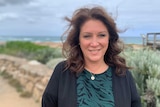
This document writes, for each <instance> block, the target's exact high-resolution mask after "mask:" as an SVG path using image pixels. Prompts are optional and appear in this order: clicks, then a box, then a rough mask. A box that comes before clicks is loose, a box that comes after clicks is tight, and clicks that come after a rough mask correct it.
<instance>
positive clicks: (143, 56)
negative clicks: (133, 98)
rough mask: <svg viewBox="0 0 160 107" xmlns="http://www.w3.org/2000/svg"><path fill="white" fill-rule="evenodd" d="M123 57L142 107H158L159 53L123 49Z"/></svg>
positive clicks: (159, 98) (159, 95)
mask: <svg viewBox="0 0 160 107" xmlns="http://www.w3.org/2000/svg"><path fill="white" fill-rule="evenodd" d="M124 55H125V57H126V59H127V64H128V66H131V67H133V69H131V71H132V74H133V77H134V79H135V82H136V85H137V89H138V92H139V94H140V96H141V99H142V104H143V107H148V106H147V104H148V105H149V104H155V105H156V106H153V107H160V87H159V86H160V66H159V65H160V60H159V55H160V51H158V50H157V51H153V50H151V49H149V48H146V49H144V48H143V49H139V50H134V49H131V48H128V49H125V51H124Z"/></svg>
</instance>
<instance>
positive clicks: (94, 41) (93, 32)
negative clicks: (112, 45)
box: [79, 19, 109, 62]
mask: <svg viewBox="0 0 160 107" xmlns="http://www.w3.org/2000/svg"><path fill="white" fill-rule="evenodd" d="M79 42H80V48H81V50H82V53H83V56H84V60H85V62H104V55H105V53H106V51H107V49H108V44H109V33H108V30H107V28H106V26H105V25H104V24H103V22H101V21H100V20H93V19H92V20H88V21H86V22H85V23H84V24H83V25H82V27H81V29H80V35H79Z"/></svg>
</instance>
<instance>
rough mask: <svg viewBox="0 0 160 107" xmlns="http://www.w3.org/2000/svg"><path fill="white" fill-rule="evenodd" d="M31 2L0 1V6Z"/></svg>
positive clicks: (23, 0)
mask: <svg viewBox="0 0 160 107" xmlns="http://www.w3.org/2000/svg"><path fill="white" fill-rule="evenodd" d="M31 1H33V0H0V6H6V5H18V4H26V3H30V2H31Z"/></svg>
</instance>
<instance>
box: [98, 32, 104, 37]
mask: <svg viewBox="0 0 160 107" xmlns="http://www.w3.org/2000/svg"><path fill="white" fill-rule="evenodd" d="M98 36H100V37H105V36H106V34H103V33H102V34H99V35H98Z"/></svg>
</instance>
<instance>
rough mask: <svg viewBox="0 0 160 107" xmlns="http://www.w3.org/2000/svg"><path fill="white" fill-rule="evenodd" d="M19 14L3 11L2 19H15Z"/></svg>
mask: <svg viewBox="0 0 160 107" xmlns="http://www.w3.org/2000/svg"><path fill="white" fill-rule="evenodd" d="M18 17H19V16H18V15H17V14H15V13H1V14H0V21H3V20H7V19H9V20H13V19H17V18H18Z"/></svg>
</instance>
